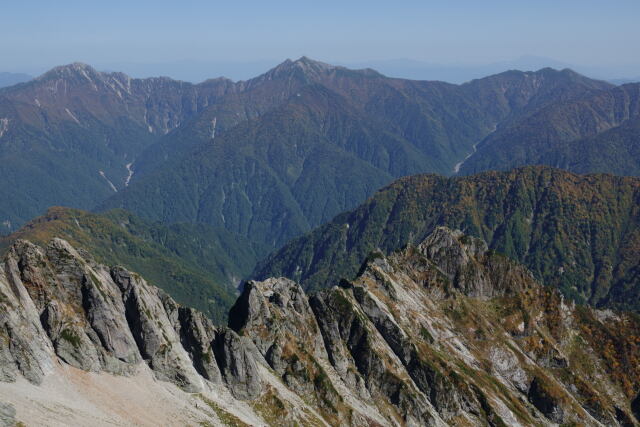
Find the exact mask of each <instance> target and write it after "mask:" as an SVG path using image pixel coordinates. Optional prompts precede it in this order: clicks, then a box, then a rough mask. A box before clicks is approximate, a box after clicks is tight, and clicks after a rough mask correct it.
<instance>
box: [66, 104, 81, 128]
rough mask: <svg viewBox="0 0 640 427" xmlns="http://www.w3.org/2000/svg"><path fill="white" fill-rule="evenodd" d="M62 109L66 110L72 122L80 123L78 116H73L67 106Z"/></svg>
mask: <svg viewBox="0 0 640 427" xmlns="http://www.w3.org/2000/svg"><path fill="white" fill-rule="evenodd" d="M64 110H65V111H66V112H67V114H68V115H69V117H71V118H72V119H73V121H74V122H76V123H77V124H80V120H78V118H77V117H76V116H74V115H73V113H72V112H71V111H69V109H68V108H65V109H64Z"/></svg>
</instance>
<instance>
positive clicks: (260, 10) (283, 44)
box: [0, 0, 640, 77]
mask: <svg viewBox="0 0 640 427" xmlns="http://www.w3.org/2000/svg"><path fill="white" fill-rule="evenodd" d="M639 22H640V1H639V0H608V1H604V0H602V1H595V0H553V1H552V0H535V1H524V0H508V1H507V0H504V1H503V0H441V1H429V0H422V1H406V0H405V1H403V0H397V1H395V2H391V1H384V2H381V1H375V0H368V1H359V0H342V1H328V0H324V1H317V0H316V1H304V0H297V1H277V0H271V1H264V0H263V1H233V0H232V1H224V2H222V1H215V0H209V1H189V0H182V1H175V0H174V1H164V0H154V1H147V0H128V1H120V0H109V1H95V0H82V1H79V0H60V1H51V0H21V1H8V0H7V1H3V2H2V4H1V6H0V71H27V72H32V73H33V72H35V71H40V70H43V69H46V68H49V67H51V66H53V65H58V64H63V63H69V62H73V61H82V62H87V63H89V64H99V65H101V66H109V64H127V63H131V64H133V63H146V64H149V63H157V64H162V63H165V64H166V63H171V62H186V61H199V62H209V63H212V62H265V63H268V62H279V61H281V60H283V59H285V58H295V57H299V56H301V55H307V56H310V57H312V58H315V59H320V60H324V61H327V62H342V63H345V62H346V63H348V62H353V63H358V62H366V61H380V60H388V59H399V58H405V59H414V60H419V61H428V62H432V63H441V64H460V63H463V64H487V63H492V62H499V61H508V60H511V59H514V58H517V57H519V56H522V55H535V56H542V57H548V58H554V59H556V60H558V61H562V62H564V63H569V64H583V65H601V66H607V67H618V66H620V67H622V66H628V65H637V64H640V55H638V53H640V47H639V44H640V24H638V23H639ZM628 68H629V67H627V68H626V69H628ZM637 69H638V74H640V67H638V68H637ZM123 71H127V70H123ZM620 77H622V76H620ZM629 77H631V76H629Z"/></svg>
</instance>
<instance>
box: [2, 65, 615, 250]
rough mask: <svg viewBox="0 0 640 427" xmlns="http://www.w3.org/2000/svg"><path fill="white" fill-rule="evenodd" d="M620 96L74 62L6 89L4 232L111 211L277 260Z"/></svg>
mask: <svg viewBox="0 0 640 427" xmlns="http://www.w3.org/2000/svg"><path fill="white" fill-rule="evenodd" d="M611 88H612V86H611V85H609V84H607V83H604V82H599V81H595V80H590V79H588V78H585V77H583V76H580V75H578V74H575V73H573V72H571V71H568V70H563V71H555V70H551V69H544V70H540V71H538V72H516V71H510V72H506V73H502V74H499V75H496V76H491V77H488V78H485V79H480V80H474V81H472V82H470V83H467V84H464V85H452V84H447V83H442V82H420V81H411V80H402V79H392V78H387V77H385V76H383V75H381V74H379V73H377V72H375V71H373V70H349V69H346V68H343V67H335V66H331V65H328V64H323V63H320V62H317V61H313V60H310V59H308V58H304V57H303V58H301V59H299V60H296V61H290V60H287V61H285V62H284V63H282V64H280V65H279V66H277V67H275V68H274V69H272V70H270V71H269V72H267V73H265V74H263V75H261V76H259V77H256V78H254V79H251V80H248V81H241V82H237V83H234V82H231V81H230V80H227V79H213V80H208V81H205V82H203V83H201V84H197V85H193V84H190V83H184V82H179V81H174V80H171V79H168V78H150V79H132V78H129V77H128V76H126V75H124V74H121V73H101V72H98V71H96V70H94V69H92V68H91V67H90V66H87V65H84V64H71V65H68V66H63V67H58V68H55V69H53V70H51V71H49V72H48V73H45V74H44V75H42V76H40V77H38V78H37V79H34V80H32V81H30V82H28V83H25V84H21V85H16V86H12V87H9V88H5V89H3V90H2V91H0V160H2V162H3V164H4V165H6V167H4V168H3V169H2V171H1V173H2V176H1V178H2V180H3V183H4V185H3V187H2V189H1V191H2V200H3V201H4V202H3V203H2V205H0V219H1V220H2V222H3V223H4V225H3V227H4V230H5V232H10V231H13V230H16V229H17V228H18V227H19V226H20V225H21V224H23V223H24V222H25V221H27V220H29V219H31V218H33V217H35V216H36V215H38V214H41V213H42V212H43V211H44V210H45V209H47V208H48V207H49V206H52V205H66V206H71V207H76V208H82V209H90V208H93V207H94V206H96V205H98V204H101V206H103V207H104V208H108V207H124V208H125V209H128V210H131V211H133V212H134V213H136V214H138V215H141V216H144V217H146V218H150V219H156V220H162V221H165V222H176V221H179V222H203V223H209V224H215V225H217V226H223V227H225V228H227V229H228V230H230V231H232V232H234V233H238V234H240V235H244V236H248V235H249V234H251V235H252V237H253V238H254V240H256V241H257V242H260V243H263V244H265V245H267V247H278V246H280V245H281V244H283V243H284V242H285V241H287V240H288V239H289V238H290V237H292V236H295V235H298V234H300V233H301V232H304V231H306V230H309V229H310V228H311V227H313V226H316V225H319V224H320V223H321V222H323V221H326V220H328V219H330V218H332V217H333V216H334V215H335V214H337V213H338V212H340V211H342V210H345V209H348V208H352V207H354V206H355V205H356V204H357V203H359V202H361V201H362V200H364V199H365V198H366V197H367V196H369V195H370V194H372V192H373V191H374V190H375V189H377V188H379V187H380V186H382V185H384V184H387V183H389V182H390V181H391V180H393V179H394V178H397V177H401V176H404V175H408V174H414V173H419V172H436V173H440V174H451V173H453V172H454V170H457V169H459V168H460V166H464V167H465V168H463V170H467V169H466V164H467V162H465V164H463V165H459V163H461V162H462V161H463V160H464V159H465V158H466V157H467V156H468V155H469V154H470V153H472V152H473V150H474V146H476V145H477V144H478V143H480V142H481V141H482V140H483V139H484V138H485V137H487V136H488V135H489V134H491V133H492V131H493V130H494V129H496V128H498V129H502V128H503V127H506V126H507V125H508V124H510V123H514V122H517V121H518V120H519V119H522V118H524V117H528V116H529V115H532V114H533V113H535V112H538V111H539V110H541V109H544V108H546V107H549V106H550V105H554V104H556V103H561V102H569V101H572V100H576V99H580V98H582V97H588V96H589V95H591V94H595V93H599V92H601V91H606V90H609V89H611ZM484 145H485V144H480V145H479V146H478V150H480V151H481V150H482V147H483V146H484ZM347 180H348V181H349V183H348V184H346V181H347ZM261 186H262V188H260V187H261ZM249 188H251V190H249ZM123 190H126V191H123ZM116 191H117V192H122V194H117V195H116V197H114V198H113V199H112V200H109V201H106V202H104V200H105V199H107V198H108V197H109V196H111V195H113V194H114V193H116ZM303 194H304V195H305V197H302V195H303ZM307 196H308V197H307ZM265 227H269V228H271V229H274V230H275V231H273V232H268V231H266V230H265Z"/></svg>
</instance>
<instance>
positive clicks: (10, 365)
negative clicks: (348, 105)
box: [0, 228, 640, 426]
mask: <svg viewBox="0 0 640 427" xmlns="http://www.w3.org/2000/svg"><path fill="white" fill-rule="evenodd" d="M3 267H4V268H3V270H2V272H1V275H0V296H1V298H0V304H1V305H2V309H3V310H2V312H0V313H1V317H0V338H1V339H0V375H1V376H0V379H1V380H2V381H3V382H0V396H3V394H2V393H3V388H4V387H5V386H3V384H11V383H12V382H19V381H20V378H21V377H24V378H26V379H27V380H28V381H30V382H31V383H33V384H39V383H46V382H47V378H50V377H51V376H55V375H58V374H57V372H58V368H57V367H59V366H71V367H74V368H73V369H78V370H81V371H90V372H95V373H99V372H108V373H110V374H116V375H117V376H118V377H122V376H134V375H138V374H139V372H140V370H141V369H147V370H148V372H150V373H151V374H152V375H153V377H155V381H156V383H159V384H174V385H175V386H177V387H179V389H181V390H182V391H181V392H180V393H183V394H182V395H181V396H183V399H184V403H183V405H184V407H185V408H191V409H192V410H193V408H195V410H196V411H198V412H197V413H198V416H199V417H201V418H200V421H199V422H208V423H211V422H212V423H213V424H218V423H220V424H232V425H243V424H242V423H244V424H250V425H253V424H270V425H281V424H285V425H293V424H296V423H298V424H302V425H327V424H328V425H355V426H387V425H408V426H419V425H420V426H422V425H432V426H444V425H460V426H463V425H464V426H467V425H478V426H484V425H492V426H504V425H553V424H574V425H625V426H626V425H638V418H637V417H638V412H639V411H638V406H639V404H638V401H639V399H640V398H638V389H639V388H640V363H638V362H639V361H640V322H639V321H638V319H637V317H634V316H632V315H629V314H624V313H614V312H611V311H606V312H603V311H596V310H593V309H589V308H586V307H579V306H575V305H574V304H568V303H566V302H565V300H564V299H563V298H562V296H561V295H560V294H559V293H558V292H557V291H555V290H553V289H550V288H546V287H544V286H541V285H540V284H538V283H536V281H535V280H534V278H533V276H532V275H531V273H530V272H529V271H528V270H527V269H525V268H523V267H521V266H519V265H517V264H515V263H513V262H512V261H510V260H508V259H507V258H505V257H503V256H501V255H499V254H496V253H495V252H492V251H489V250H488V249H487V246H486V245H485V244H484V242H482V241H480V240H477V239H474V238H470V237H467V236H464V235H462V233H460V232H457V231H452V230H449V229H447V228H438V229H437V230H435V232H434V233H433V234H431V235H430V236H428V237H427V238H426V239H425V240H424V241H423V242H422V243H421V244H420V245H418V246H416V247H413V246H410V247H407V248H405V249H403V250H401V251H397V252H395V253H393V254H392V255H390V256H388V257H385V256H383V255H381V254H372V255H371V256H370V257H369V258H368V260H367V262H366V263H365V264H364V265H363V266H362V268H361V270H360V273H359V275H358V277H357V278H355V279H354V280H351V281H347V280H342V281H341V282H340V283H339V284H338V285H337V286H334V287H332V288H329V289H326V290H324V291H321V292H319V293H316V294H313V295H311V296H307V295H306V294H305V293H304V291H303V290H302V288H301V287H300V285H298V284H297V283H295V282H293V281H291V280H288V279H284V278H272V279H268V280H265V281H262V282H258V281H250V282H248V283H246V285H245V287H244V289H243V292H242V294H241V295H240V297H239V298H238V300H237V302H236V304H235V305H234V307H233V308H232V309H231V312H230V315H229V325H228V327H227V326H222V327H220V326H215V325H213V323H212V322H211V321H210V320H209V319H207V318H206V317H205V316H204V315H203V314H202V313H200V312H198V311H196V310H193V309H190V308H187V307H182V306H180V305H178V304H176V303H175V302H174V301H173V300H172V299H171V298H170V297H169V296H168V295H166V294H165V293H164V292H162V291H160V290H159V289H157V288H155V287H153V286H151V285H149V284H147V283H146V282H145V281H144V279H142V278H141V277H140V276H138V275H137V274H135V273H133V272H130V271H128V270H125V269H123V268H121V267H105V266H102V265H99V264H97V263H95V262H94V261H93V260H92V259H91V257H90V255H88V254H86V253H83V252H81V251H77V250H76V249H74V248H72V247H71V246H70V245H69V244H68V243H66V242H65V241H63V240H59V239H57V240H54V241H52V242H51V244H50V245H49V246H48V247H47V248H44V249H43V248H40V247H37V246H34V245H32V244H30V243H29V242H26V241H19V242H17V243H16V244H15V245H14V247H13V248H12V249H11V251H10V252H9V254H8V255H7V257H6V259H5V262H4V266H3ZM32 387H38V386H36V385H34V386H32ZM175 393H177V392H174V394H175ZM193 396H200V397H199V398H194V397H193ZM193 399H196V400H197V401H200V402H201V403H204V406H205V409H206V412H202V411H203V409H202V406H198V404H197V401H196V403H195V404H194V401H193ZM14 409H15V411H14ZM14 412H15V413H14ZM0 413H1V414H2V415H1V416H2V417H4V418H6V419H14V418H15V419H17V420H21V419H22V418H21V416H22V414H23V413H24V412H23V408H22V407H21V406H20V402H19V401H17V400H16V401H9V405H5V406H1V407H0ZM242 417H245V418H242ZM246 417H248V418H246ZM194 419H197V418H193V419H192V421H193V420H194ZM243 420H244V421H243ZM186 423H189V422H186Z"/></svg>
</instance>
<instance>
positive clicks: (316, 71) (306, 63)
mask: <svg viewBox="0 0 640 427" xmlns="http://www.w3.org/2000/svg"><path fill="white" fill-rule="evenodd" d="M337 68H339V67H337V66H335V65H331V64H327V63H325V62H320V61H315V60H313V59H311V58H309V57H306V56H301V57H300V58H298V59H296V60H291V59H286V60H285V61H284V62H282V63H280V64H279V65H277V66H276V67H274V68H272V69H271V70H269V71H268V72H267V73H266V74H265V76H267V77H271V78H274V77H283V76H285V75H291V74H294V73H296V74H301V75H302V76H305V77H307V78H309V77H318V76H319V75H321V74H326V73H328V72H330V71H332V70H335V69H337Z"/></svg>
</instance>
